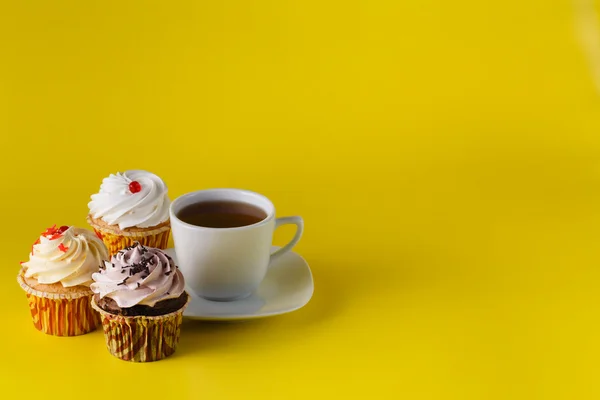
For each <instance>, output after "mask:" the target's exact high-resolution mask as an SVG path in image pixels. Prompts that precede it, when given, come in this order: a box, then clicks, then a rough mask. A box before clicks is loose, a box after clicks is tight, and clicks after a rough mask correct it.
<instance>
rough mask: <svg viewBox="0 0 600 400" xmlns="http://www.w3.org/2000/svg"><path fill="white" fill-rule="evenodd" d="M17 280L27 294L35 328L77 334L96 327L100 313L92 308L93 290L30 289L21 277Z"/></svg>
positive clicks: (64, 333) (63, 333) (54, 333)
mask: <svg viewBox="0 0 600 400" xmlns="http://www.w3.org/2000/svg"><path fill="white" fill-rule="evenodd" d="M17 282H19V285H20V286H21V288H23V290H25V293H26V294H27V301H28V303H29V309H30V310H31V317H32V319H33V325H34V326H35V327H36V329H38V330H40V331H42V332H44V333H46V334H48V335H55V336H77V335H83V334H86V333H89V332H91V331H94V330H96V328H97V327H99V326H100V316H99V314H98V313H97V312H96V311H94V310H93V309H92V306H91V300H92V295H93V292H92V291H91V290H90V291H89V292H82V293H50V292H42V291H39V290H36V289H33V288H32V287H30V286H29V285H27V283H26V282H25V280H24V279H23V276H22V271H21V272H19V275H17Z"/></svg>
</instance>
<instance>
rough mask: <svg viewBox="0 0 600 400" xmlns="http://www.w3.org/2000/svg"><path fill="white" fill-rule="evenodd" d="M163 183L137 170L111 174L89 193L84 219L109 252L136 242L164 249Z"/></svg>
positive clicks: (166, 226)
mask: <svg viewBox="0 0 600 400" xmlns="http://www.w3.org/2000/svg"><path fill="white" fill-rule="evenodd" d="M169 205H170V201H169V197H168V196H167V186H166V185H165V183H164V182H163V181H162V179H160V178H159V177H158V176H156V175H154V174H152V173H150V172H147V171H141V170H132V171H126V172H124V173H122V174H121V173H117V174H111V175H110V176H109V177H107V178H104V180H103V181H102V185H101V186H100V191H99V192H98V193H97V194H94V195H92V201H91V202H90V203H89V204H88V207H89V209H90V212H89V215H88V223H89V224H90V225H91V226H92V228H94V231H95V232H96V235H98V237H99V238H100V239H102V240H103V241H104V244H106V247H108V251H109V253H110V255H113V254H115V253H116V252H117V251H119V250H121V249H123V248H125V247H128V246H131V245H132V244H133V243H135V242H139V243H141V244H143V245H144V246H150V247H156V248H159V249H166V248H167V244H168V242H169V234H170V233H171V225H170V223H169Z"/></svg>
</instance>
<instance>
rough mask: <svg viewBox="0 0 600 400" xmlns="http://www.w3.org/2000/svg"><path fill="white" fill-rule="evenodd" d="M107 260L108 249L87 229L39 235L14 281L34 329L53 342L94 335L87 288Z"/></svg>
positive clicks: (93, 314) (50, 230) (94, 320)
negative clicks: (24, 296) (23, 295)
mask: <svg viewBox="0 0 600 400" xmlns="http://www.w3.org/2000/svg"><path fill="white" fill-rule="evenodd" d="M107 259H108V251H107V249H106V246H104V243H102V241H101V240H99V239H98V238H97V237H96V236H95V235H94V234H93V233H92V232H91V231H88V230H87V229H82V228H76V227H74V226H71V227H69V226H61V227H60V228H58V229H57V228H56V225H55V226H53V227H52V228H48V229H47V230H46V231H45V232H44V233H42V235H41V236H40V237H39V239H38V240H37V241H36V242H35V243H34V244H33V247H32V249H31V254H30V255H29V261H27V262H22V263H21V270H20V271H19V275H18V276H17V281H18V282H19V284H20V285H21V287H22V288H23V289H24V290H25V292H26V293H27V300H28V302H29V308H30V310H31V316H32V317H33V324H34V326H35V327H36V328H37V329H38V330H40V331H42V332H44V333H47V334H50V335H56V336H76V335H82V334H84V333H88V332H91V331H93V330H94V329H96V328H97V326H98V325H99V322H100V321H99V317H98V314H97V313H96V312H95V311H94V310H93V309H92V307H91V300H92V295H93V292H92V291H91V290H90V287H89V286H90V284H91V283H92V274H93V273H94V272H96V271H97V270H98V265H102V264H103V263H104V260H107Z"/></svg>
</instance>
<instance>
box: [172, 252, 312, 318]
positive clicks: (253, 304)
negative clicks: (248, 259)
mask: <svg viewBox="0 0 600 400" xmlns="http://www.w3.org/2000/svg"><path fill="white" fill-rule="evenodd" d="M277 248H278V247H276V246H273V250H275V249H277ZM165 251H166V253H168V254H169V255H170V256H171V257H173V259H174V260H175V262H177V256H176V254H175V249H174V248H170V249H167V250H165ZM186 290H187V292H188V293H189V294H190V297H191V299H190V302H189V304H188V306H187V308H186V309H185V311H184V313H183V316H184V317H188V318H193V319H200V320H212V321H232V320H243V319H251V318H264V317H271V316H274V315H280V314H285V313H289V312H291V311H294V310H297V309H299V308H301V307H303V306H304V305H306V303H308V301H309V300H310V298H311V297H312V294H313V291H314V285H313V278H312V274H311V272H310V268H309V267H308V264H307V263H306V261H305V260H304V259H303V258H302V257H301V256H300V255H298V254H296V253H294V252H292V251H290V252H288V253H287V254H284V255H283V256H282V257H280V258H279V259H278V260H277V261H276V262H275V263H274V264H273V265H271V267H269V270H268V271H267V275H266V276H265V279H264V280H263V281H262V283H261V284H260V286H259V287H258V289H257V291H256V292H255V293H253V294H252V295H251V296H250V297H247V298H245V299H242V300H236V301H226V302H222V301H210V300H206V299H203V298H201V297H198V296H196V295H195V294H194V292H192V291H191V290H190V289H189V288H186Z"/></svg>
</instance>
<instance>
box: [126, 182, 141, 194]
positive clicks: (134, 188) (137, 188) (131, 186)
mask: <svg viewBox="0 0 600 400" xmlns="http://www.w3.org/2000/svg"><path fill="white" fill-rule="evenodd" d="M129 190H130V191H131V193H137V192H141V191H142V185H140V183H139V182H138V181H133V182H131V183H130V184H129Z"/></svg>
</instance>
